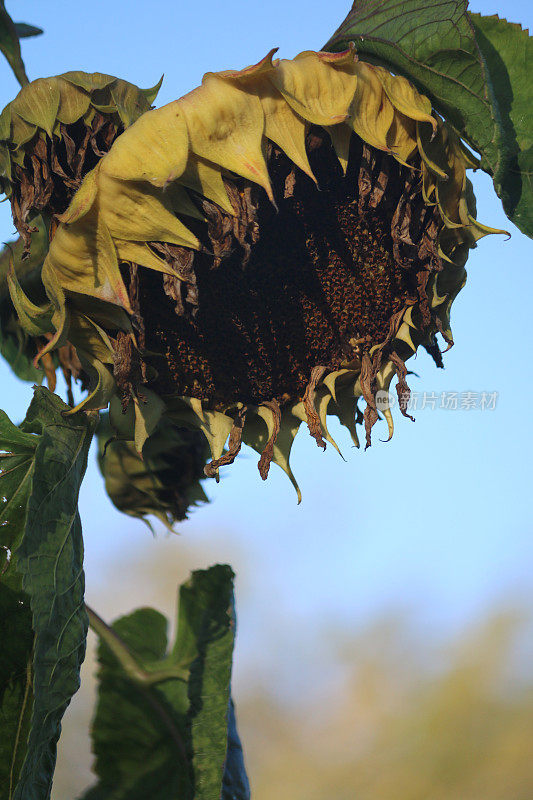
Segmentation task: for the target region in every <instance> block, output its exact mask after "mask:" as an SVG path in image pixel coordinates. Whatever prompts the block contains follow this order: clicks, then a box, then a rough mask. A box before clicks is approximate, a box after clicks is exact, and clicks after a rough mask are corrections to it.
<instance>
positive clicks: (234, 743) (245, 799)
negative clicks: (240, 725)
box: [221, 698, 250, 800]
mask: <svg viewBox="0 0 533 800" xmlns="http://www.w3.org/2000/svg"><path fill="white" fill-rule="evenodd" d="M221 800H250V784H249V782H248V776H247V774H246V769H245V766H244V754H243V751H242V744H241V740H240V738H239V734H238V731H237V720H236V718H235V708H234V705H233V700H231V698H230V705H229V714H228V752H227V755H226V765H225V768H224V780H223V783H222V797H221Z"/></svg>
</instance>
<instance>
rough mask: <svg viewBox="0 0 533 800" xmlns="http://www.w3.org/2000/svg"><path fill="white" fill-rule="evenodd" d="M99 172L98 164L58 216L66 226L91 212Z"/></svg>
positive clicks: (96, 191) (96, 190)
mask: <svg viewBox="0 0 533 800" xmlns="http://www.w3.org/2000/svg"><path fill="white" fill-rule="evenodd" d="M99 172H100V164H98V165H97V166H96V167H95V168H94V169H92V170H91V171H90V172H88V173H87V175H86V176H85V178H84V179H83V182H82V184H81V186H80V188H79V189H78V191H77V192H76V194H75V195H74V197H73V198H72V200H71V201H70V205H69V207H68V208H67V210H66V211H65V212H63V214H58V215H57V219H58V220H59V222H63V223H65V224H66V225H71V224H72V223H73V222H76V221H77V220H79V219H81V218H82V217H83V216H84V215H85V214H87V212H88V211H90V210H91V208H92V206H93V203H94V201H95V199H96V195H97V193H98V175H99Z"/></svg>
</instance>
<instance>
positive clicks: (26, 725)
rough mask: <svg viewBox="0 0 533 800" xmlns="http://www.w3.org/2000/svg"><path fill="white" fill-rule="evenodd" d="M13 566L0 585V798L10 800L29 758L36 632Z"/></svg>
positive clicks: (7, 571)
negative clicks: (33, 652) (0, 643)
mask: <svg viewBox="0 0 533 800" xmlns="http://www.w3.org/2000/svg"><path fill="white" fill-rule="evenodd" d="M20 580H21V579H20V575H18V573H17V572H16V570H15V569H14V568H12V566H11V563H10V565H9V567H8V569H7V570H6V572H4V574H3V575H2V580H1V582H0V641H1V642H2V647H1V648H0V724H1V726H2V735H1V736H0V798H1V800H11V798H12V797H13V791H14V788H15V786H16V784H17V780H18V776H19V774H20V770H21V767H22V763H23V760H24V757H25V755H26V742H27V739H28V735H29V731H30V724H31V713H32V705H33V691H32V683H33V670H32V660H33V658H32V649H33V630H32V625H31V609H30V604H29V600H28V597H27V595H26V594H25V593H24V592H23V591H22V590H21V589H20Z"/></svg>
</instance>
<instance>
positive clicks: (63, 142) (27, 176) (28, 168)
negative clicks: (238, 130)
mask: <svg viewBox="0 0 533 800" xmlns="http://www.w3.org/2000/svg"><path fill="white" fill-rule="evenodd" d="M158 89H159V84H158V85H157V86H155V87H154V88H153V89H145V90H143V89H139V88H138V87H137V86H134V85H133V84H131V83H128V82H127V81H122V80H119V79H118V78H114V77H113V76H112V75H103V74H101V73H99V72H95V73H92V74H88V73H85V72H66V73H65V74H64V75H58V76H56V77H53V78H38V79H37V80H35V81H32V82H31V83H29V84H27V85H26V86H23V88H22V89H21V90H20V92H19V93H18V95H17V96H16V98H15V99H14V100H13V101H12V102H11V103H9V104H8V105H7V106H6V107H5V108H4V110H3V112H2V114H1V115H0V190H1V191H2V192H3V193H4V194H6V195H7V197H9V198H10V200H11V207H12V212H13V220H14V222H15V226H16V228H17V230H18V231H19V233H20V235H21V237H22V238H23V241H24V246H25V254H27V253H28V252H29V248H30V240H31V233H32V226H31V225H30V224H29V223H30V222H31V220H32V218H33V217H34V216H35V215H36V214H43V213H44V214H46V215H47V216H49V217H53V215H55V214H61V213H62V212H63V211H65V210H66V208H67V207H68V205H69V203H70V201H71V199H72V196H73V195H74V193H75V192H76V191H77V189H78V188H79V187H80V185H81V182H82V180H83V178H84V176H85V175H86V174H87V173H88V172H89V171H90V170H91V169H93V167H94V166H95V165H96V164H97V163H98V161H99V159H100V158H101V157H102V156H103V155H104V154H105V153H107V151H108V150H109V148H110V147H111V145H112V143H113V142H114V141H115V139H116V138H117V136H118V135H119V134H120V133H122V131H123V130H124V129H125V128H127V127H128V125H131V123H132V122H134V121H135V120H136V119H137V118H138V117H139V116H140V115H141V114H142V113H144V112H145V111H148V110H149V109H150V107H151V104H152V103H153V101H154V99H155V97H156V95H157V91H158Z"/></svg>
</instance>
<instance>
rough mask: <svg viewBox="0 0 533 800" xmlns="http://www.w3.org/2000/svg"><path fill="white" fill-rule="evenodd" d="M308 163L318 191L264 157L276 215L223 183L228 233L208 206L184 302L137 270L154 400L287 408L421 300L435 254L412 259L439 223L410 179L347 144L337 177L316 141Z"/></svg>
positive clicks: (245, 190) (239, 186) (177, 290)
mask: <svg viewBox="0 0 533 800" xmlns="http://www.w3.org/2000/svg"><path fill="white" fill-rule="evenodd" d="M308 151H309V160H310V163H311V167H312V169H313V172H314V174H315V176H316V177H317V180H318V185H319V189H317V187H316V186H315V184H314V183H313V181H312V180H311V179H310V178H308V177H307V176H306V175H304V174H303V173H302V172H301V171H300V170H298V169H297V168H295V167H294V165H293V164H292V163H291V162H290V161H289V160H288V159H287V158H286V156H285V155H284V154H283V153H281V152H280V151H279V150H277V149H276V148H274V147H271V151H270V153H269V158H268V164H269V173H270V176H271V180H272V185H273V189H274V196H275V197H276V201H277V204H278V208H279V211H276V209H275V208H274V207H273V206H272V204H271V203H270V202H269V201H268V199H266V196H265V195H264V192H262V190H260V189H258V188H257V187H255V186H252V185H251V184H249V183H247V182H246V181H244V180H241V179H233V180H231V181H227V183H226V185H227V188H228V193H229V195H230V198H231V199H232V202H233V204H234V206H235V207H236V208H238V209H239V214H238V220H237V222H235V221H234V220H233V219H232V218H231V217H230V216H229V215H226V214H224V213H223V212H221V211H220V209H218V207H216V206H214V204H212V203H208V202H207V201H204V203H203V208H204V211H205V212H206V213H207V214H208V218H209V225H208V226H205V224H204V225H203V226H202V224H199V225H198V226H195V233H196V234H197V235H198V236H199V238H200V239H201V240H202V241H203V243H204V244H205V247H206V250H209V252H202V253H195V254H194V259H192V260H191V258H190V256H189V254H188V253H187V251H184V253H185V255H186V256H189V262H190V263H189V264H188V269H189V271H190V274H191V284H190V285H189V287H188V291H187V285H186V284H184V283H183V282H179V281H177V280H175V279H173V278H168V277H165V278H164V279H162V276H161V274H160V273H156V272H154V271H152V270H148V269H139V270H138V272H137V280H136V281H135V298H134V299H135V301H136V303H137V306H138V310H139V315H140V318H141V320H142V327H143V328H144V337H142V338H143V342H142V344H143V345H144V347H145V348H146V351H147V352H148V353H151V354H154V353H157V354H160V357H157V356H155V357H154V356H153V355H148V356H146V358H147V360H148V361H149V362H150V363H151V364H152V366H153V367H154V368H155V370H156V371H157V378H156V379H155V380H154V382H153V384H152V385H153V388H154V389H155V391H157V392H158V393H160V394H162V395H186V396H191V397H197V398H200V399H202V400H206V401H209V402H210V403H211V405H212V406H213V407H223V406H225V405H227V404H231V403H234V402H237V401H242V402H244V403H246V404H248V403H253V404H258V403H261V402H265V401H269V400H272V399H276V400H277V401H278V402H279V403H280V404H284V403H287V402H289V401H295V400H297V399H298V398H301V397H302V396H303V394H304V392H305V388H306V386H307V384H308V382H309V377H310V374H311V371H312V369H313V367H315V366H317V365H321V366H324V367H327V368H328V369H337V368H339V367H340V366H341V365H343V364H345V363H348V362H350V361H352V360H354V359H359V358H360V357H361V354H362V352H363V351H364V350H368V349H370V347H371V346H372V345H373V344H378V343H381V342H383V341H384V340H386V338H387V335H388V333H389V329H390V323H391V318H392V317H393V316H394V314H395V313H396V312H398V311H399V310H401V308H402V307H404V306H405V305H406V304H408V303H413V302H414V301H415V300H416V298H417V286H418V274H419V273H420V271H424V270H425V271H427V270H430V269H433V268H436V257H435V254H434V248H429V249H430V250H432V255H431V256H428V255H427V254H426V256H425V258H424V259H421V258H420V255H419V254H420V253H421V252H422V249H421V248H422V242H423V241H425V239H427V234H426V232H427V229H428V227H429V225H430V223H431V221H432V220H433V219H434V214H435V212H434V210H433V209H429V208H427V207H426V206H425V204H424V202H423V199H422V197H421V192H420V185H419V173H417V172H415V171H414V170H410V169H408V168H406V167H402V166H400V165H399V164H397V162H396V161H394V160H393V159H392V157H390V156H389V155H387V154H385V153H380V152H379V151H377V150H374V149H372V148H370V147H367V146H362V144H361V142H360V140H358V139H357V137H355V136H352V144H351V151H350V159H349V165H348V170H347V174H346V176H344V175H343V174H342V170H341V168H340V165H339V162H338V160H337V158H336V155H335V153H334V150H333V148H332V146H331V144H330V141H329V137H328V135H327V134H326V133H325V132H324V131H320V130H319V129H316V131H313V132H312V133H311V134H310V135H309V137H308ZM406 215H407V217H408V219H407V228H408V229H409V235H408V236H407V240H408V242H409V243H407V242H406V236H405V224H406ZM185 222H186V224H188V225H190V221H189V220H188V219H187V220H185ZM190 227H193V225H190ZM206 227H207V228H208V230H206ZM434 227H436V226H434ZM425 244H426V247H425V249H424V253H425V252H426V250H428V248H427V241H426V242H425ZM432 244H433V243H432ZM167 250H168V253H167V255H168V257H169V258H170V257H174V258H175V257H176V252H174V253H172V252H171V248H167ZM174 250H182V248H175V249H174ZM183 255H184V254H183V253H181V255H180V258H181V261H182V263H184V261H183ZM178 260H179V259H178ZM191 264H192V269H191ZM184 291H185V292H186V294H185V297H184V296H183V293H184ZM130 293H131V292H130ZM188 301H191V303H192V305H193V306H195V308H194V309H193V310H194V312H195V313H194V315H193V314H191V313H186V312H187V310H188V309H187V303H188ZM189 310H190V309H189Z"/></svg>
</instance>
